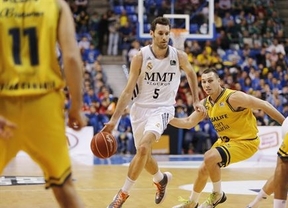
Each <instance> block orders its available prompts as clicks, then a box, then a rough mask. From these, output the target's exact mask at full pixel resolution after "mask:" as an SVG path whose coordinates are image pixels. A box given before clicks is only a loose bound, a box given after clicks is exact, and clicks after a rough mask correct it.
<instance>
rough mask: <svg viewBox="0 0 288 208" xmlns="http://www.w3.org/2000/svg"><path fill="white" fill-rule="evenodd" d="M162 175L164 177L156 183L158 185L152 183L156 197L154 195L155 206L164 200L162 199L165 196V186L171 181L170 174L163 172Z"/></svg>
mask: <svg viewBox="0 0 288 208" xmlns="http://www.w3.org/2000/svg"><path fill="white" fill-rule="evenodd" d="M163 175H164V177H163V179H162V180H161V181H160V182H158V183H155V182H154V184H155V186H156V188H157V191H156V195H155V203H156V204H160V203H161V202H162V201H163V200H164V198H165V196H166V187H167V184H168V182H169V181H170V180H171V179H172V174H171V173H169V172H164V173H163Z"/></svg>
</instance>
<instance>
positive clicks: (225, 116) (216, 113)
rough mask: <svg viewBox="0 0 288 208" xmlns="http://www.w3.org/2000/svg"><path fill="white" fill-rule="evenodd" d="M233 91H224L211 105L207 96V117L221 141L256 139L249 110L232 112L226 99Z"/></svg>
mask: <svg viewBox="0 0 288 208" xmlns="http://www.w3.org/2000/svg"><path fill="white" fill-rule="evenodd" d="M234 92H236V91H235V90H230V89H224V90H223V91H222V92H221V94H220V95H219V97H218V98H217V100H216V101H215V102H214V103H213V102H211V99H210V97H209V96H208V97H207V98H206V100H205V101H204V105H205V107H206V109H207V112H208V116H209V118H210V121H211V122H212V124H213V126H214V128H215V130H216V131H217V133H218V136H219V137H220V139H222V141H225V142H228V141H230V140H234V141H235V140H248V139H255V138H256V137H257V133H258V129H257V122H256V118H255V116H254V115H253V112H252V110H251V109H247V108H242V109H238V110H234V109H233V108H232V107H231V105H230V104H229V101H228V98H229V96H230V95H231V94H233V93H234Z"/></svg>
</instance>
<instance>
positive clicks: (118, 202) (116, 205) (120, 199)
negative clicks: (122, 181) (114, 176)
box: [107, 189, 129, 208]
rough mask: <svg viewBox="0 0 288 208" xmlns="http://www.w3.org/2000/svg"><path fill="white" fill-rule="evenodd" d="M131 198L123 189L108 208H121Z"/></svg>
mask: <svg viewBox="0 0 288 208" xmlns="http://www.w3.org/2000/svg"><path fill="white" fill-rule="evenodd" d="M128 197H129V195H128V194H126V193H124V192H123V191H122V190H121V189H120V191H119V192H118V194H117V195H115V196H114V198H113V201H112V203H111V204H109V206H108V207H107V208H121V207H122V204H123V203H124V202H125V201H126V199H127V198H128Z"/></svg>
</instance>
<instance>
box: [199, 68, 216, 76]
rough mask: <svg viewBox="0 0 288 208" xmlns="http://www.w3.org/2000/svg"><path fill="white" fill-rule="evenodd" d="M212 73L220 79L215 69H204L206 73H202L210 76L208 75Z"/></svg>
mask: <svg viewBox="0 0 288 208" xmlns="http://www.w3.org/2000/svg"><path fill="white" fill-rule="evenodd" d="M210 72H213V73H214V74H215V76H216V77H217V78H219V75H218V72H217V70H216V69H214V68H207V69H204V71H203V72H202V74H208V73H210Z"/></svg>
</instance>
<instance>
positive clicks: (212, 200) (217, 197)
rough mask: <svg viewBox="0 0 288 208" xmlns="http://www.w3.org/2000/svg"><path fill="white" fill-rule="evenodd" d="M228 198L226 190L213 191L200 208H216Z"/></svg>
mask: <svg viewBox="0 0 288 208" xmlns="http://www.w3.org/2000/svg"><path fill="white" fill-rule="evenodd" d="M226 199H227V198H226V196H225V193H224V192H222V193H216V192H213V193H212V194H210V196H209V197H208V199H206V201H205V202H204V203H203V204H201V205H200V207H199V208H214V207H216V206H217V205H218V204H221V203H223V202H225V201H226Z"/></svg>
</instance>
